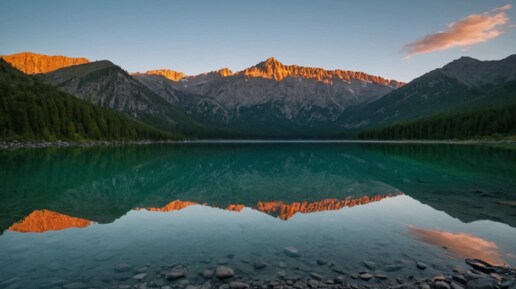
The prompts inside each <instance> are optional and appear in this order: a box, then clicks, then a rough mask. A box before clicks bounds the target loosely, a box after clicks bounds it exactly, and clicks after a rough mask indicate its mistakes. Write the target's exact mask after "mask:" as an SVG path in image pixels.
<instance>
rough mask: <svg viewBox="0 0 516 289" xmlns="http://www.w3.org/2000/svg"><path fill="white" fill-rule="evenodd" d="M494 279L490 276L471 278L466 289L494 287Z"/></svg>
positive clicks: (490, 288)
mask: <svg viewBox="0 0 516 289" xmlns="http://www.w3.org/2000/svg"><path fill="white" fill-rule="evenodd" d="M493 288H494V280H493V279H491V278H488V277H483V278H477V279H473V280H469V281H468V283H467V284H466V289H493Z"/></svg>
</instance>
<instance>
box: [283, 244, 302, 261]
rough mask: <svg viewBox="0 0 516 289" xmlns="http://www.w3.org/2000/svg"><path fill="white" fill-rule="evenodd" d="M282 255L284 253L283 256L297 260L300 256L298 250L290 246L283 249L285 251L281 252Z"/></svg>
mask: <svg viewBox="0 0 516 289" xmlns="http://www.w3.org/2000/svg"><path fill="white" fill-rule="evenodd" d="M283 253H285V255H287V256H289V257H292V258H298V257H299V256H301V253H300V252H299V250H298V249H297V248H296V247H291V246H289V247H285V249H284V250H283Z"/></svg>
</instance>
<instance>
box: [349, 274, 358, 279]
mask: <svg viewBox="0 0 516 289" xmlns="http://www.w3.org/2000/svg"><path fill="white" fill-rule="evenodd" d="M350 277H351V279H358V275H357V274H356V273H351V275H350Z"/></svg>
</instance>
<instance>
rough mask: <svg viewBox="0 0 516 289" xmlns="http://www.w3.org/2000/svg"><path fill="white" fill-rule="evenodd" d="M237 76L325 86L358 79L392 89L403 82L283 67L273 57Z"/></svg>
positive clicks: (341, 71) (316, 69) (352, 74)
mask: <svg viewBox="0 0 516 289" xmlns="http://www.w3.org/2000/svg"><path fill="white" fill-rule="evenodd" d="M237 74H241V75H244V76H247V77H262V78H270V79H274V80H277V81H281V80H283V79H285V78H287V77H301V78H306V79H314V80H317V81H320V82H323V83H327V84H331V83H332V82H333V80H345V81H351V80H353V79H358V80H361V81H367V82H372V83H379V84H383V85H388V86H391V87H393V88H398V87H400V86H402V85H403V84H404V83H403V82H399V81H395V80H390V79H385V78H383V77H379V76H374V75H370V74H367V73H364V72H356V71H349V70H340V69H336V70H324V69H322V68H317V67H304V66H298V65H284V64H283V63H281V62H279V61H278V60H277V59H276V58H274V57H270V58H268V59H267V60H265V61H263V62H260V63H258V64H257V65H255V66H253V67H250V68H248V69H245V70H243V71H241V72H238V73H237Z"/></svg>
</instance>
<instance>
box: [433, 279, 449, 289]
mask: <svg viewBox="0 0 516 289" xmlns="http://www.w3.org/2000/svg"><path fill="white" fill-rule="evenodd" d="M433 288H434V289H450V285H448V283H446V282H444V281H437V282H435V283H434V286H433Z"/></svg>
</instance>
